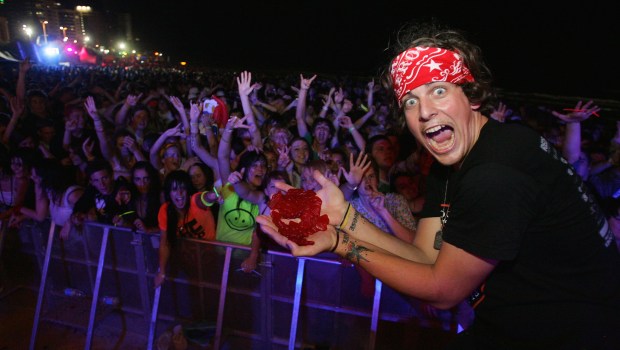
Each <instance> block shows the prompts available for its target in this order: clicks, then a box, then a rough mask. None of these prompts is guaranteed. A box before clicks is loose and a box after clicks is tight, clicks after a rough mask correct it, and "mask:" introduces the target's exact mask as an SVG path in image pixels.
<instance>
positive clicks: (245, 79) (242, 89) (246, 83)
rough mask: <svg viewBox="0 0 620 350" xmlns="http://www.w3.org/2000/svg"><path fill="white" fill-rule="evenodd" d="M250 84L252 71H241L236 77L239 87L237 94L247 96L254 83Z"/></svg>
mask: <svg viewBox="0 0 620 350" xmlns="http://www.w3.org/2000/svg"><path fill="white" fill-rule="evenodd" d="M251 84H252V73H250V72H248V71H243V72H241V75H240V76H239V77H237V85H238V87H239V95H241V96H249V95H250V94H251V93H252V90H254V85H251Z"/></svg>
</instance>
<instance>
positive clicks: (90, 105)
mask: <svg viewBox="0 0 620 350" xmlns="http://www.w3.org/2000/svg"><path fill="white" fill-rule="evenodd" d="M84 107H85V108H86V112H88V115H89V116H90V117H91V118H93V120H99V113H98V112H97V106H96V105H95V99H94V98H93V97H92V96H88V97H86V101H84Z"/></svg>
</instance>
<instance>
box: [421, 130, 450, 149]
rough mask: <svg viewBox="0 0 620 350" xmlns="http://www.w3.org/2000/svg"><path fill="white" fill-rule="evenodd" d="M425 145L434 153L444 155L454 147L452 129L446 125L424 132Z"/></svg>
mask: <svg viewBox="0 0 620 350" xmlns="http://www.w3.org/2000/svg"><path fill="white" fill-rule="evenodd" d="M424 136H425V137H426V143H427V144H428V145H429V146H430V147H431V148H432V149H433V151H434V152H436V153H444V152H447V151H449V150H450V149H451V148H452V146H454V129H452V127H451V126H448V125H436V126H433V127H431V128H428V129H427V130H425V131H424Z"/></svg>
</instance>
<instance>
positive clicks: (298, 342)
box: [21, 222, 456, 350]
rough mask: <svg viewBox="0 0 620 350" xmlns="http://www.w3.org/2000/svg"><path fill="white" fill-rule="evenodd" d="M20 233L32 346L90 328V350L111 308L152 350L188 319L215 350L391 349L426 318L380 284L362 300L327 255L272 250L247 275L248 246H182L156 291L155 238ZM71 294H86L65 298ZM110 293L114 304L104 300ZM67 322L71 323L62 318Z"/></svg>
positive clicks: (346, 269)
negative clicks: (393, 330) (30, 258)
mask: <svg viewBox="0 0 620 350" xmlns="http://www.w3.org/2000/svg"><path fill="white" fill-rule="evenodd" d="M21 235H26V236H28V235H30V239H31V240H32V242H33V245H34V247H38V248H35V249H34V250H33V251H34V254H35V255H36V256H37V261H38V264H39V266H40V268H41V280H40V285H39V293H38V298H37V305H36V310H35V317H34V322H33V327H32V333H31V339H30V349H34V348H35V344H36V338H37V332H38V328H39V327H38V326H39V323H40V322H41V321H42V320H46V321H51V322H57V323H61V324H65V325H70V326H74V327H77V328H82V329H84V330H85V331H86V341H85V344H84V348H85V349H90V348H91V347H92V341H93V335H94V331H95V329H96V327H97V325H98V324H99V322H100V321H101V320H102V319H104V318H105V317H106V315H107V314H109V313H110V312H113V311H114V310H120V311H122V312H124V313H131V314H133V315H136V316H137V318H138V319H141V320H143V321H142V322H141V323H142V324H141V325H134V327H137V328H138V331H139V333H141V334H144V335H145V337H146V338H147V340H146V343H147V348H148V349H149V350H150V349H152V348H153V347H154V343H155V339H156V338H157V335H158V331H157V330H158V329H160V330H161V329H162V328H166V327H168V328H169V327H170V326H171V325H174V324H179V323H181V324H191V323H192V322H194V324H202V325H203V326H204V325H205V324H206V325H211V326H212V328H213V334H212V337H211V339H210V346H211V347H212V348H213V349H220V347H223V346H224V344H226V345H227V346H228V347H230V348H250V347H254V346H260V348H274V347H276V346H279V347H280V348H282V347H285V346H286V347H287V348H288V349H295V348H307V347H310V346H312V345H317V346H319V345H321V344H323V345H325V344H328V345H331V346H335V347H336V348H357V349H369V350H373V349H375V347H377V346H378V345H377V344H378V342H380V343H381V344H384V345H383V346H380V347H385V344H390V347H391V348H393V347H392V346H393V345H395V343H394V341H395V339H393V338H394V337H393V336H392V337H390V336H389V335H386V336H385V337H381V333H380V332H379V330H380V329H387V328H383V327H390V326H391V325H395V324H399V323H400V324H403V323H406V322H411V320H412V319H415V318H416V317H420V315H419V313H418V312H417V311H416V305H415V303H413V302H412V301H411V300H409V299H406V298H403V297H402V296H401V295H400V294H398V293H396V292H394V291H393V290H391V289H390V288H388V287H386V286H383V285H382V283H381V282H380V281H379V280H376V281H375V285H374V295H372V296H363V295H361V293H360V279H359V274H358V272H357V271H356V269H355V268H353V267H352V265H350V264H349V263H347V262H344V263H343V262H342V261H341V260H339V259H335V257H334V256H333V255H331V254H324V255H321V256H318V257H313V258H295V257H292V256H291V255H290V254H289V253H288V252H285V251H280V250H277V249H276V250H266V251H264V252H262V254H261V258H260V261H261V262H260V264H259V266H257V269H256V270H255V271H254V272H253V273H250V274H246V273H244V272H240V271H237V268H238V267H239V266H240V263H241V261H242V260H243V259H244V258H245V256H246V255H247V254H248V250H249V247H246V246H239V245H233V244H224V243H220V242H205V241H198V240H192V239H183V240H180V242H179V245H178V246H177V248H175V249H174V250H172V251H171V260H170V262H169V270H168V272H167V279H166V281H165V282H164V284H163V285H162V286H161V287H159V288H157V289H154V288H153V278H154V277H155V274H156V273H157V268H158V244H159V235H157V234H155V235H153V234H146V233H142V232H135V231H130V230H128V229H126V228H120V227H113V226H107V225H102V224H99V223H94V222H90V223H87V224H86V225H85V227H84V230H83V232H82V233H81V234H78V233H77V232H72V233H71V237H70V239H69V240H67V241H62V240H60V239H59V237H58V229H57V228H56V227H55V226H54V225H53V224H51V225H50V227H49V231H48V233H47V237H46V235H45V233H44V232H42V230H34V229H32V230H30V232H25V233H24V232H22V233H21ZM43 248H44V249H43ZM67 288H69V289H67ZM65 290H68V291H83V292H84V293H85V294H86V295H87V297H75V296H74V297H68V296H66V295H65V294H69V293H68V292H67V293H65ZM104 296H105V298H107V299H106V300H107V301H109V300H113V301H116V303H115V304H114V305H108V304H106V303H104V302H102V298H103V297H104ZM59 300H60V301H59ZM67 300H68V301H67ZM76 301H79V302H81V303H82V304H83V305H82V309H81V310H82V312H81V313H80V312H75V313H76V315H67V312H63V311H60V312H58V311H57V312H54V310H55V308H60V309H61V310H62V309H66V303H67V302H76ZM71 310H80V309H79V307H73V308H72V309H71ZM77 314H79V315H77ZM68 316H73V319H70V320H64V319H63V317H68ZM78 316H79V317H78ZM454 317H455V315H454V314H453V313H449V314H446V315H445V317H444V320H443V321H445V324H447V325H443V326H440V327H443V328H446V327H447V328H448V329H449V330H456V320H455V318H454ZM69 318H71V317H69ZM85 323H86V324H85ZM138 323H140V322H138ZM408 324H409V325H411V323H408ZM435 327H437V325H435ZM386 333H387V332H386ZM257 344H258V345H257Z"/></svg>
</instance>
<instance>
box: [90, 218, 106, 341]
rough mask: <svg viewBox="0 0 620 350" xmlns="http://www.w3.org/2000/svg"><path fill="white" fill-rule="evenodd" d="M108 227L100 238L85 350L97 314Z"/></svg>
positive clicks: (91, 334) (91, 336) (91, 337)
mask: <svg viewBox="0 0 620 350" xmlns="http://www.w3.org/2000/svg"><path fill="white" fill-rule="evenodd" d="M109 233H110V227H109V226H105V227H104V229H103V237H102V238H101V249H100V250H99V262H98V263H97V278H96V280H95V288H93V300H92V303H91V306H90V315H89V318H88V331H87V333H86V344H85V345H84V349H85V350H89V349H90V347H91V345H92V342H93V332H94V326H95V316H96V315H97V302H98V300H99V287H101V275H102V273H103V266H104V264H105V251H106V248H107V246H108V235H109Z"/></svg>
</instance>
